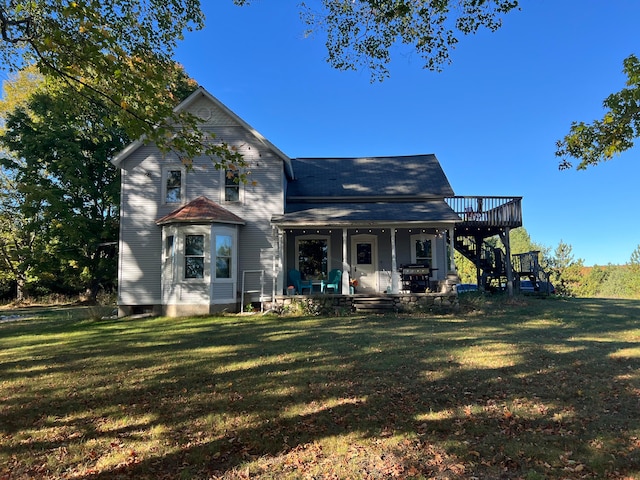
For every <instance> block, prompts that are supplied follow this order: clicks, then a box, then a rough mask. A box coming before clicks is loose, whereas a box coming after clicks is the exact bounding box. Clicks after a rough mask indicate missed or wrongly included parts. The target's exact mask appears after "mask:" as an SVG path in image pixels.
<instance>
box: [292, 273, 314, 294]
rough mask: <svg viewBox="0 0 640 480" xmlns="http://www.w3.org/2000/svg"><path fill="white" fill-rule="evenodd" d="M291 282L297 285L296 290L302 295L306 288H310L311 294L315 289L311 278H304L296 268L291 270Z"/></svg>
mask: <svg viewBox="0 0 640 480" xmlns="http://www.w3.org/2000/svg"><path fill="white" fill-rule="evenodd" d="M289 284H290V285H293V286H294V287H296V292H297V293H299V294H300V295H302V293H303V290H304V289H305V288H307V289H309V293H310V294H311V291H312V289H313V285H312V284H311V280H302V278H301V277H300V272H299V271H298V270H296V269H295V268H294V269H291V270H289Z"/></svg>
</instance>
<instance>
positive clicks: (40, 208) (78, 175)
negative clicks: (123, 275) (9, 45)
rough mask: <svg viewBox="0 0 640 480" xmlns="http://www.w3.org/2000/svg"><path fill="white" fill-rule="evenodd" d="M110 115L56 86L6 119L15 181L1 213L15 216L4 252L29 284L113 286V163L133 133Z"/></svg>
mask: <svg viewBox="0 0 640 480" xmlns="http://www.w3.org/2000/svg"><path fill="white" fill-rule="evenodd" d="M108 115H109V111H108V109H99V108H96V106H95V105H90V104H87V103H86V102H81V101H78V98H77V97H76V96H75V92H74V91H73V90H71V89H70V88H69V87H66V86H57V85H54V84H51V85H49V88H48V90H47V91H39V92H36V93H35V94H33V95H32V97H31V98H30V100H29V101H28V102H27V104H26V105H24V106H18V107H16V109H15V110H14V111H12V112H10V113H8V114H7V115H6V117H5V126H6V131H5V132H4V134H2V135H0V143H1V144H2V145H3V146H4V147H5V148H6V149H7V150H8V152H9V153H10V154H11V156H9V157H5V158H3V159H0V164H1V165H2V167H3V171H5V172H8V173H9V174H10V176H11V179H12V182H11V184H9V183H7V182H5V185H6V187H7V188H6V189H5V190H4V193H5V195H4V197H3V203H2V204H1V205H0V207H1V208H0V215H1V216H2V217H4V218H9V217H10V218H11V219H13V220H12V222H10V223H4V224H3V225H4V228H1V229H0V231H1V232H3V235H4V236H3V237H2V238H4V241H2V242H0V249H3V250H4V251H5V252H6V253H7V255H6V256H5V260H6V258H7V257H9V258H10V263H11V265H13V267H14V273H15V276H16V278H19V279H21V281H22V283H23V284H24V286H25V287H26V288H28V287H29V283H30V282H31V283H34V282H35V283H36V284H38V285H39V287H44V288H45V289H46V288H47V287H48V288H57V289H60V288H64V289H65V290H67V291H79V290H83V289H88V290H92V291H93V292H94V293H95V292H96V291H97V288H98V286H99V285H101V284H102V285H104V286H113V283H114V281H115V268H116V264H115V242H116V241H117V237H118V209H119V198H120V197H119V188H120V185H119V172H118V170H117V169H116V168H115V167H114V166H113V165H111V163H110V161H109V160H110V158H111V157H112V156H113V155H114V154H115V153H116V152H117V151H119V150H120V149H121V148H123V146H124V145H126V144H127V143H128V142H129V138H128V137H127V136H126V134H125V133H124V132H122V131H121V130H120V129H119V128H117V127H115V126H113V124H112V123H111V122H110V121H108ZM0 218H1V217H0ZM16 220H18V221H16ZM10 236H13V239H14V240H13V241H12V242H9V241H8V239H9V237H10ZM58 291H59V290H58Z"/></svg>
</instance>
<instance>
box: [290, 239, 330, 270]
mask: <svg viewBox="0 0 640 480" xmlns="http://www.w3.org/2000/svg"><path fill="white" fill-rule="evenodd" d="M296 244H297V249H296V250H297V252H298V257H297V259H296V260H297V262H296V263H297V267H298V270H300V273H301V274H302V277H303V278H304V279H316V278H327V274H328V271H329V270H328V266H329V239H328V238H327V237H319V238H318V237H315V238H300V237H298V238H296Z"/></svg>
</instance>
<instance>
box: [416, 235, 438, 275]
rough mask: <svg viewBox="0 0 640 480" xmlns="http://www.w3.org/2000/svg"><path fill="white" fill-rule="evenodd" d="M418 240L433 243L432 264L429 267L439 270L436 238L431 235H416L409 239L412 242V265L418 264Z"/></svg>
mask: <svg viewBox="0 0 640 480" xmlns="http://www.w3.org/2000/svg"><path fill="white" fill-rule="evenodd" d="M416 240H430V241H431V264H430V265H429V267H430V268H434V269H435V268H438V260H437V258H438V256H437V246H436V236H435V235H433V234H429V233H419V234H416V235H411V236H410V237H409V241H410V242H411V263H418V259H417V252H416Z"/></svg>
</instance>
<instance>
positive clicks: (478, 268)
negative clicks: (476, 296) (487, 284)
mask: <svg viewBox="0 0 640 480" xmlns="http://www.w3.org/2000/svg"><path fill="white" fill-rule="evenodd" d="M474 240H475V242H476V283H477V285H478V290H483V291H484V283H482V271H483V270H482V267H481V266H480V265H481V264H482V240H483V238H482V235H475V236H474Z"/></svg>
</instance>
